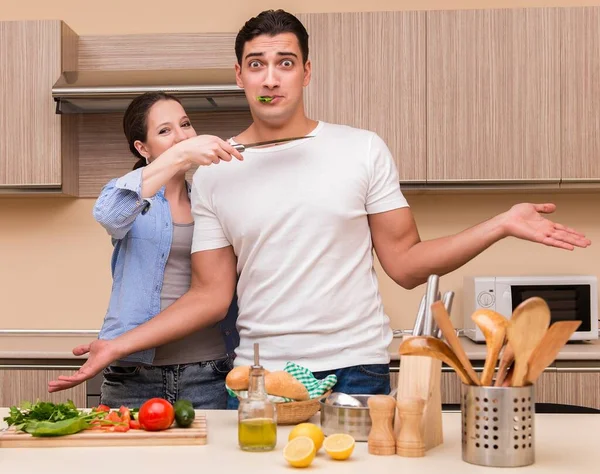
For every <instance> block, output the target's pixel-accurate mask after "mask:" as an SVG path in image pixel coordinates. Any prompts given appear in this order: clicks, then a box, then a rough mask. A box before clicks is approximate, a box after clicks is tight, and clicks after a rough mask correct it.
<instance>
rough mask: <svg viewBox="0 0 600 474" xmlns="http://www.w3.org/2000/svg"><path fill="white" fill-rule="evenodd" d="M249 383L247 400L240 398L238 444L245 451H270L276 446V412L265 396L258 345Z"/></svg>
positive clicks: (255, 349)
mask: <svg viewBox="0 0 600 474" xmlns="http://www.w3.org/2000/svg"><path fill="white" fill-rule="evenodd" d="M248 382H249V383H248V398H243V399H241V400H240V405H239V408H238V442H239V445H240V448H241V449H243V450H244V451H271V450H272V449H274V448H275V445H276V444H277V410H276V408H275V404H274V403H273V402H271V401H270V400H269V398H268V397H267V392H266V390H265V371H264V369H263V367H262V366H261V365H260V364H259V360H258V344H254V365H253V366H251V367H250V374H249V381H248Z"/></svg>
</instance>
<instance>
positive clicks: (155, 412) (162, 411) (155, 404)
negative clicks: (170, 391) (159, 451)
mask: <svg viewBox="0 0 600 474" xmlns="http://www.w3.org/2000/svg"><path fill="white" fill-rule="evenodd" d="M174 420H175V410H174V409H173V405H171V404H170V403H169V402H168V401H167V400H165V399H164V398H151V399H150V400H147V401H146V402H144V404H143V405H142V406H141V407H140V414H139V416H138V421H139V422H140V426H141V427H142V428H143V429H145V430H147V431H160V430H166V429H167V428H169V427H170V426H171V425H172V424H173V421H174Z"/></svg>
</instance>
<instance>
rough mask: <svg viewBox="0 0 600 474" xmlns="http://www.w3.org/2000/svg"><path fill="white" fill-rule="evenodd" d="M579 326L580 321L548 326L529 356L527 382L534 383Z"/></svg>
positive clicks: (561, 322) (558, 322) (562, 322)
mask: <svg viewBox="0 0 600 474" xmlns="http://www.w3.org/2000/svg"><path fill="white" fill-rule="evenodd" d="M580 325H581V321H557V322H556V323H554V324H553V325H552V326H550V329H548V331H546V333H545V334H544V337H543V338H542V340H541V341H540V342H539V344H538V345H537V347H536V348H535V349H534V350H533V352H532V353H531V356H529V368H528V370H527V377H526V380H527V382H530V383H534V382H535V381H536V380H537V378H538V377H539V376H540V375H541V374H542V372H543V371H544V369H546V367H548V366H549V365H550V364H551V363H552V362H553V361H554V359H556V356H557V355H558V352H559V351H560V350H561V349H562V347H563V346H564V345H565V344H566V343H567V341H568V340H569V338H570V337H571V334H573V333H574V332H575V331H576V330H577V328H578V327H579V326H580Z"/></svg>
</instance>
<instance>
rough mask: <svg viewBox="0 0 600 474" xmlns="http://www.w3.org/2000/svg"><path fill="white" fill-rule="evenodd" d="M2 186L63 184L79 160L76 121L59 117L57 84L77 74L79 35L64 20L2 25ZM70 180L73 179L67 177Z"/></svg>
mask: <svg viewBox="0 0 600 474" xmlns="http://www.w3.org/2000/svg"><path fill="white" fill-rule="evenodd" d="M0 65H1V67H0V136H1V137H2V139H1V140H0V188H2V187H4V188H22V187H26V188H51V189H52V188H55V189H60V188H61V186H62V181H63V178H62V172H63V168H62V159H63V156H64V158H65V160H66V161H67V165H66V168H65V172H68V171H69V169H70V166H71V164H72V162H73V160H74V159H75V158H76V148H75V146H74V143H75V136H74V135H73V134H61V127H62V124H63V122H65V127H67V128H69V130H72V129H73V128H72V127H73V123H74V122H73V120H74V119H73V118H64V119H63V117H61V116H60V115H57V114H56V113H55V106H54V101H53V99H52V85H53V84H54V83H55V81H56V80H57V79H58V78H59V77H60V75H61V73H62V71H64V70H76V65H77V35H76V34H75V33H74V32H73V31H72V30H71V29H70V28H69V27H68V26H67V25H66V24H65V23H63V22H61V21H45V20H44V21H3V22H0ZM67 180H68V178H67Z"/></svg>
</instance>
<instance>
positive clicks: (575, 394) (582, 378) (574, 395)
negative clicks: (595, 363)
mask: <svg viewBox="0 0 600 474" xmlns="http://www.w3.org/2000/svg"><path fill="white" fill-rule="evenodd" d="M556 382H557V383H556V386H557V403H561V404H565V405H576V406H580V407H588V408H596V409H599V410H600V372H591V371H588V372H558V373H557V374H556Z"/></svg>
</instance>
